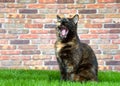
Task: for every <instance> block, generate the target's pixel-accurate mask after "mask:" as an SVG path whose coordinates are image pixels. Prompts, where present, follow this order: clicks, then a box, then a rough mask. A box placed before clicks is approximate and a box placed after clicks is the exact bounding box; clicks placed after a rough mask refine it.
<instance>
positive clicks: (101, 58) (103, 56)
mask: <svg viewBox="0 0 120 86" xmlns="http://www.w3.org/2000/svg"><path fill="white" fill-rule="evenodd" d="M96 57H97V59H98V60H112V59H113V56H112V55H105V54H97V55H96Z"/></svg>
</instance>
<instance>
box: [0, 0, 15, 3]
mask: <svg viewBox="0 0 120 86" xmlns="http://www.w3.org/2000/svg"><path fill="white" fill-rule="evenodd" d="M0 2H3V3H12V2H15V0H0Z"/></svg>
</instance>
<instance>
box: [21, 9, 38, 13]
mask: <svg viewBox="0 0 120 86" xmlns="http://www.w3.org/2000/svg"><path fill="white" fill-rule="evenodd" d="M19 13H25V14H36V13H38V11H37V9H20V10H19Z"/></svg>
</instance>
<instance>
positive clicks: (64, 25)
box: [56, 14, 79, 41]
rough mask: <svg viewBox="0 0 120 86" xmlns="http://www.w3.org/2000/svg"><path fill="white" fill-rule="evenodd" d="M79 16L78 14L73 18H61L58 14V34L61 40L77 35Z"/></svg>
mask: <svg viewBox="0 0 120 86" xmlns="http://www.w3.org/2000/svg"><path fill="white" fill-rule="evenodd" d="M78 20H79V16H78V15H77V14H76V15H75V16H73V17H72V18H61V17H60V16H59V15H57V22H58V23H59V24H58V25H57V28H56V29H57V36H58V37H59V38H60V39H61V40H66V41H67V40H70V39H72V38H73V37H74V36H76V35H77V23H78Z"/></svg>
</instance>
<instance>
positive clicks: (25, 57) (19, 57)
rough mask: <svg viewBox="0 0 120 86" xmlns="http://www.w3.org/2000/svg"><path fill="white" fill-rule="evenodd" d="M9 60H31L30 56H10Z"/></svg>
mask: <svg viewBox="0 0 120 86" xmlns="http://www.w3.org/2000/svg"><path fill="white" fill-rule="evenodd" d="M9 59H11V60H31V56H16V55H15V56H10V57H9Z"/></svg>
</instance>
